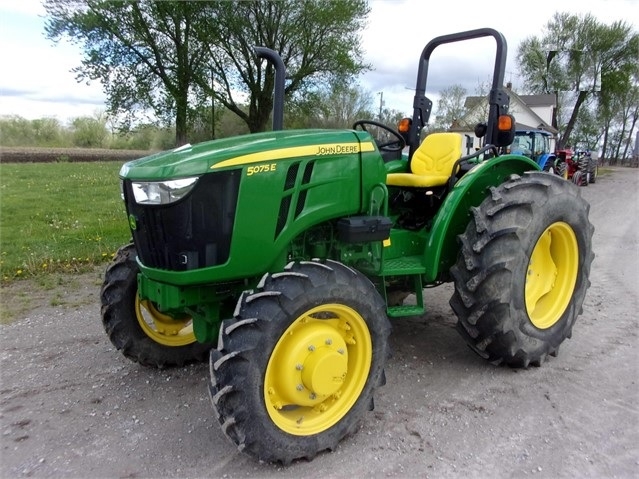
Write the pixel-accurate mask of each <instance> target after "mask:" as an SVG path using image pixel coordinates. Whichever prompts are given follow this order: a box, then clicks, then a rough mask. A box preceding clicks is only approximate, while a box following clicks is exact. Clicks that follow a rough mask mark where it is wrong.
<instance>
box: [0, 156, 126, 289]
mask: <svg viewBox="0 0 639 479" xmlns="http://www.w3.org/2000/svg"><path fill="white" fill-rule="evenodd" d="M121 166H122V162H120V161H112V162H91V163H24V164H15V163H2V164H0V255H1V256H0V273H1V276H0V278H1V279H2V282H3V283H7V282H11V281H14V280H16V279H18V278H25V277H32V276H38V275H42V274H44V273H49V272H77V271H83V270H85V269H87V268H88V267H93V266H95V265H97V264H99V263H106V262H108V261H110V260H111V258H112V256H113V255H114V253H115V252H116V250H117V249H118V247H119V246H121V245H122V244H124V243H126V242H128V241H129V239H130V232H129V230H128V225H127V221H126V214H125V210H124V202H123V201H122V199H121V198H120V185H119V178H118V172H119V170H120V167H121Z"/></svg>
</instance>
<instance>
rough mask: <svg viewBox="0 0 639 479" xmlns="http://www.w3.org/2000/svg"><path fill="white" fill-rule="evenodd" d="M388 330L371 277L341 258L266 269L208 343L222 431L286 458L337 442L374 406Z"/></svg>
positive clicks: (257, 452)
mask: <svg viewBox="0 0 639 479" xmlns="http://www.w3.org/2000/svg"><path fill="white" fill-rule="evenodd" d="M389 331H390V323H389V321H388V318H387V317H386V310H385V306H384V303H383V301H382V299H381V296H380V295H379V293H378V292H377V290H376V289H375V287H374V286H373V284H372V283H371V282H370V281H369V280H368V279H367V278H366V277H365V276H363V275H361V274H360V273H358V272H356V271H354V270H352V269H350V268H348V267H346V266H344V265H342V264H341V263H336V262H333V261H326V262H325V263H320V262H316V261H312V262H299V263H291V264H290V265H289V266H287V268H286V269H285V270H284V271H283V272H281V273H276V274H267V275H265V276H264V278H263V279H262V281H261V282H260V284H259V285H258V287H257V289H256V290H255V291H249V292H245V293H244V294H243V295H242V297H241V298H240V299H239V301H238V305H237V308H236V311H235V315H234V318H233V319H230V320H225V321H224V322H223V323H222V327H221V329H220V336H219V342H218V349H217V350H212V351H211V359H210V367H211V387H210V392H211V399H212V402H213V407H214V409H215V411H216V413H217V417H218V420H219V422H220V424H221V425H222V429H223V430H224V432H225V434H226V435H227V436H228V437H229V438H230V439H231V440H232V441H233V442H234V443H235V444H236V445H237V446H238V447H239V449H240V450H242V451H244V452H246V453H248V454H250V455H252V456H254V457H257V458H258V459H261V460H265V461H274V462H282V463H284V464H287V463H290V462H291V461H293V460H295V459H298V458H312V457H314V456H315V455H316V454H317V453H319V452H321V451H323V450H325V449H333V448H335V447H336V445H337V443H338V442H339V441H340V440H341V439H342V438H343V437H345V436H346V435H347V434H349V433H351V432H352V431H354V430H355V428H356V426H357V423H358V422H359V420H360V419H361V418H362V416H363V414H364V413H365V412H366V411H367V410H369V409H372V405H373V393H374V389H375V388H376V387H377V386H378V385H380V384H382V383H383V378H384V369H383V368H384V363H385V360H386V356H387V348H388V346H387V341H388V334H389Z"/></svg>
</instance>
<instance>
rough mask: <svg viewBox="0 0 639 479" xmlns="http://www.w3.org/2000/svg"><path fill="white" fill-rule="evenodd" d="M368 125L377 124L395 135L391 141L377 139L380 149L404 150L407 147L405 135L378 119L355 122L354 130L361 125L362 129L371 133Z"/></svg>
mask: <svg viewBox="0 0 639 479" xmlns="http://www.w3.org/2000/svg"><path fill="white" fill-rule="evenodd" d="M366 126H369V127H370V126H375V127H377V128H381V129H382V130H384V131H386V132H387V133H390V135H391V136H392V137H393V139H392V140H391V141H387V142H385V143H380V142H379V140H377V139H375V143H376V144H377V148H378V149H379V150H380V151H388V152H392V153H395V152H398V151H402V150H403V149H404V148H405V147H406V140H404V137H403V136H402V135H400V134H399V132H398V131H395V130H393V129H392V128H390V127H388V126H386V125H384V124H383V123H380V122H378V121H373V120H358V121H356V122H355V123H353V130H357V127H360V128H361V129H362V130H364V131H366V132H368V133H370V132H369V131H368V130H367V129H366Z"/></svg>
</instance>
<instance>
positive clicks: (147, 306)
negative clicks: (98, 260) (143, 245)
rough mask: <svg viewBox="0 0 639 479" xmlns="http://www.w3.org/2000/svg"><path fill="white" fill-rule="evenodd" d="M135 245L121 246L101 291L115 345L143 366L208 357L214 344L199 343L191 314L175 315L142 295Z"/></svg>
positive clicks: (105, 322) (178, 363)
mask: <svg viewBox="0 0 639 479" xmlns="http://www.w3.org/2000/svg"><path fill="white" fill-rule="evenodd" d="M136 256H137V253H136V250H135V246H134V245H133V244H129V245H126V246H123V247H122V248H120V250H119V251H118V252H117V254H116V256H115V258H114V260H113V262H112V263H111V264H110V265H109V268H108V269H107V271H106V274H105V277H104V284H103V286H102V290H101V292H100V298H101V300H102V324H103V325H104V329H105V330H106V332H107V334H108V336H109V339H110V340H111V342H112V343H113V345H114V346H115V347H116V348H117V349H118V350H120V351H121V352H122V354H124V356H126V357H127V358H129V359H130V360H132V361H135V362H138V363H140V364H142V365H143V366H151V367H157V368H164V367H169V366H182V365H184V364H187V363H191V362H196V361H204V360H205V359H206V356H207V354H208V352H209V350H210V349H211V345H210V344H201V343H198V342H197V340H196V339H195V334H194V333H193V325H192V321H191V318H189V317H184V318H173V317H171V316H168V315H165V314H162V313H161V312H160V311H158V310H157V309H156V308H155V306H154V305H153V303H151V302H149V301H141V300H140V298H139V297H138V283H137V276H138V273H139V272H140V270H139V267H138V264H137V262H136V260H135V258H136Z"/></svg>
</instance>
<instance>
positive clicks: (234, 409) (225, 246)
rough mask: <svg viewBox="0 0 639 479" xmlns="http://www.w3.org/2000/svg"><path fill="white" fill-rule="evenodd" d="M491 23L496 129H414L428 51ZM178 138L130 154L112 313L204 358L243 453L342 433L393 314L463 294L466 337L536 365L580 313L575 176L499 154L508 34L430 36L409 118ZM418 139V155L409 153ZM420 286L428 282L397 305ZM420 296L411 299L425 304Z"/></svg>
mask: <svg viewBox="0 0 639 479" xmlns="http://www.w3.org/2000/svg"><path fill="white" fill-rule="evenodd" d="M487 36H488V37H493V38H494V39H495V41H496V61H495V67H494V78H493V83H492V90H491V93H490V113H489V117H488V119H487V122H486V123H485V124H482V125H478V127H477V128H476V132H477V133H478V134H479V135H483V136H484V137H485V142H484V143H485V146H484V147H483V148H482V149H480V150H479V151H477V152H475V153H474V154H472V155H469V156H462V154H461V152H462V138H461V137H460V136H459V135H457V134H455V133H434V134H430V135H428V136H426V137H425V138H423V139H422V140H423V141H420V134H421V132H422V131H423V129H424V127H425V126H426V124H427V122H428V119H429V115H430V112H431V106H432V102H431V101H430V100H429V99H428V98H426V96H425V91H426V79H427V74H428V65H429V59H430V56H431V53H432V51H433V50H434V49H435V48H436V47H438V46H440V45H442V44H448V43H452V42H459V41H462V40H469V39H474V38H479V37H487ZM257 54H258V56H260V57H262V58H266V59H268V60H270V61H271V62H272V63H274V64H275V70H276V74H275V75H276V78H275V83H276V87H275V95H274V96H275V98H274V105H275V107H274V120H273V124H274V127H273V131H270V132H266V133H258V134H251V135H245V136H239V137H236V138H231V139H221V140H216V141H210V142H206V143H201V144H197V145H185V146H182V147H179V148H177V149H175V150H172V151H168V152H162V153H159V154H156V155H152V156H149V157H146V158H142V159H139V160H136V161H132V162H129V163H126V164H125V165H124V166H123V167H122V169H121V171H120V177H121V180H122V195H123V198H124V201H125V204H126V210H127V214H128V222H129V226H130V229H131V234H132V237H133V242H132V243H131V244H129V245H126V246H123V247H122V248H121V249H120V250H119V252H118V254H117V255H116V257H115V259H114V261H113V262H112V264H111V265H110V266H109V268H108V269H107V271H106V274H105V279H104V285H103V287H102V291H101V301H102V310H101V311H102V321H103V324H104V327H105V330H106V332H107V334H108V336H109V338H110V340H111V341H112V343H113V344H114V345H115V346H116V348H117V349H118V350H120V351H121V352H122V353H123V354H124V355H125V356H126V357H127V358H129V359H131V360H133V361H136V362H138V363H140V364H143V365H146V366H153V367H159V368H162V367H169V366H180V365H184V364H186V363H190V362H195V361H201V360H204V359H206V358H207V357H208V358H209V364H210V375H211V382H210V387H209V390H210V396H211V400H212V403H213V408H214V411H215V414H216V417H217V419H218V420H219V423H220V425H221V427H222V429H223V431H224V433H225V434H226V435H227V436H228V437H229V438H230V439H231V440H232V441H233V442H234V443H235V444H236V445H237V446H238V448H239V449H240V450H242V451H244V452H245V453H248V454H250V455H251V456H254V457H256V458H259V459H261V460H266V461H278V462H282V463H285V464H286V463H290V462H291V461H292V460H295V459H297V458H312V457H314V456H315V455H316V454H317V453H319V452H321V451H324V450H327V449H329V450H331V449H334V448H335V447H336V445H337V444H338V443H339V441H340V440H341V439H342V438H344V437H345V436H346V435H347V434H349V433H350V432H352V431H354V430H355V429H356V427H357V424H358V421H360V420H361V419H362V417H363V416H364V414H365V412H366V411H367V410H370V409H372V407H373V394H374V391H375V389H376V388H377V387H378V386H380V385H382V384H383V383H384V382H385V376H384V367H385V361H386V359H387V356H388V354H389V351H388V339H389V334H390V332H391V322H390V321H389V318H399V317H402V316H414V315H421V314H423V313H424V311H425V308H424V296H423V291H424V289H425V288H427V287H431V286H436V285H439V284H441V283H444V282H454V284H455V291H454V294H453V295H452V298H451V300H450V304H451V306H452V309H453V311H454V312H455V314H456V315H457V317H458V330H459V332H460V333H461V335H462V337H463V338H464V339H465V340H466V341H467V343H468V344H469V346H470V347H471V348H472V349H473V350H474V351H475V352H477V354H479V355H480V356H481V357H483V358H485V359H487V360H488V361H490V362H492V363H495V364H506V365H509V366H511V367H522V368H526V367H528V366H539V365H541V363H542V362H543V361H544V360H545V359H546V358H547V356H548V355H551V356H554V355H556V354H557V352H558V349H559V346H560V344H561V343H562V342H563V341H564V339H566V338H568V337H570V335H571V331H572V328H573V324H574V322H575V320H576V318H577V316H578V315H579V314H580V313H581V308H582V303H583V301H584V296H585V294H586V290H587V288H588V286H589V285H590V282H589V279H588V277H589V273H590V265H591V262H592V259H593V253H592V250H591V239H592V234H593V226H592V225H591V224H590V222H589V219H588V211H589V205H588V204H587V203H586V201H584V200H583V199H582V198H581V196H580V192H579V189H578V188H577V187H575V185H573V184H571V183H569V182H567V181H564V180H563V179H561V178H559V177H558V176H555V175H549V174H547V173H543V172H541V171H539V170H540V169H539V166H538V165H537V164H536V163H535V162H534V161H532V160H531V159H529V158H526V157H524V156H520V155H512V154H502V152H503V150H504V148H505V147H506V145H509V144H510V143H511V142H512V141H513V135H514V124H515V123H514V121H513V120H514V119H513V117H512V116H510V115H508V105H509V97H508V94H507V92H506V90H505V89H503V88H502V85H503V77H504V69H505V62H506V42H505V39H504V38H503V36H502V35H501V34H500V33H499V32H497V31H495V30H492V29H488V28H484V29H478V30H472V31H467V32H461V33H455V34H451V35H445V36H441V37H437V38H435V39H433V40H432V41H430V42H429V43H428V44H427V45H426V46H425V48H424V50H423V52H422V54H421V57H420V59H419V69H418V75H417V83H416V93H415V98H414V103H413V106H414V113H413V117H412V118H411V119H410V120H409V119H407V121H406V122H403V125H404V127H405V128H400V129H401V130H402V131H398V130H395V129H393V128H390V127H387V126H384V125H382V129H383V130H384V131H385V133H386V136H384V137H383V138H382V136H380V137H376V136H373V135H372V134H371V132H372V131H373V127H379V124H376V123H375V122H371V121H359V122H357V123H356V125H354V127H353V129H350V130H296V131H294V130H288V131H287V130H282V105H283V96H284V95H283V91H284V78H285V73H284V65H283V63H282V61H281V59H280V57H279V56H278V55H277V53H275V52H274V51H272V50H269V49H265V48H258V49H257ZM406 149H407V150H408V152H407V153H406V154H404V153H403V152H404V151H405V150H406ZM410 294H413V295H414V296H415V299H416V300H415V301H411V302H410V303H411V304H404V301H403V300H404V298H406V296H408V295H410ZM413 303H414V304H413Z"/></svg>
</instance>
